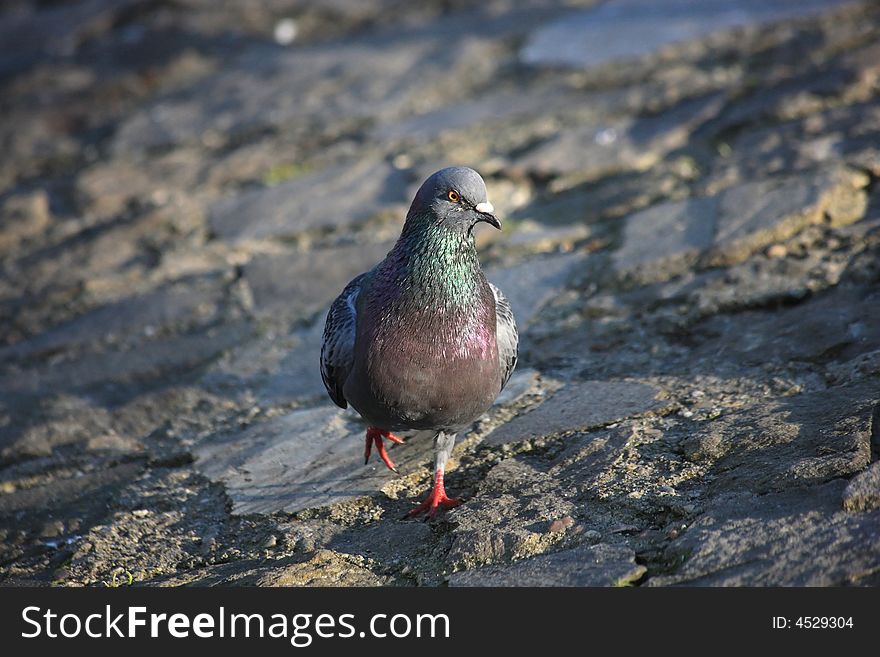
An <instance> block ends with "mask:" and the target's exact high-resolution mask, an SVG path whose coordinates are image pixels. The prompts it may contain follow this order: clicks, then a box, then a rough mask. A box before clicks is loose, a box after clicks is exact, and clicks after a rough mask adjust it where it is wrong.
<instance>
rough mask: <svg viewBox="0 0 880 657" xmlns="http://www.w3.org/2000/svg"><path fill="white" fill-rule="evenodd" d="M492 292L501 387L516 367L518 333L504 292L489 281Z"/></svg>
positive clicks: (505, 383)
mask: <svg viewBox="0 0 880 657" xmlns="http://www.w3.org/2000/svg"><path fill="white" fill-rule="evenodd" d="M489 287H491V288H492V293H493V294H494V295H495V321H496V325H495V326H496V329H495V331H496V338H495V339H496V340H497V342H498V359H499V360H500V361H501V388H502V390H503V389H504V386H506V385H507V381H508V379H510V375H511V374H513V368H515V367H516V349H517V346H518V345H519V333H518V332H517V330H516V320H515V319H514V318H513V311H512V310H511V309H510V302H509V301H508V300H507V297H505V296H504V293H503V292H502V291H501V290H499V289H498V288H497V287H495V286H494V285H492V283H489Z"/></svg>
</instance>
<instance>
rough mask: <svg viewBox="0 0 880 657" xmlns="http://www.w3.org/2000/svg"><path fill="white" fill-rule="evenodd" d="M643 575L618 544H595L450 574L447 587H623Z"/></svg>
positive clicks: (627, 552) (643, 569)
mask: <svg viewBox="0 0 880 657" xmlns="http://www.w3.org/2000/svg"><path fill="white" fill-rule="evenodd" d="M644 573H645V567H644V566H642V565H639V564H636V562H635V553H634V552H633V551H632V550H631V549H629V548H627V547H625V546H622V545H608V544H607V543H599V544H597V545H589V546H582V547H577V548H573V549H571V550H563V551H561V552H555V553H552V554H545V555H540V556H536V557H531V558H529V559H523V560H522V561H517V562H515V563H513V564H510V565H509V566H487V567H485V568H480V569H477V570H470V571H462V572H458V573H454V574H452V575H451V576H450V577H449V585H450V586H627V585H630V584H632V583H633V582H635V581H637V580H638V579H639V578H641V577H642V575H643V574H644Z"/></svg>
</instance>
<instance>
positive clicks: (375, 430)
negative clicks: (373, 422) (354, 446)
mask: <svg viewBox="0 0 880 657" xmlns="http://www.w3.org/2000/svg"><path fill="white" fill-rule="evenodd" d="M383 438H387V439H388V440H390V441H391V442H392V443H397V444H398V445H402V444H403V440H402V439H401V438H400V437H399V436H395V435H394V434H393V433H391V432H390V431H384V430H383V429H380V428H379V427H368V428H367V444H366V447H364V465H366V464H367V463H368V462H369V461H370V452H371V451H372V449H373V445H374V444H375V445H376V452H377V453H378V454H379V458H380V459H382V461H383V462H384V463H385V465H387V466H388V469H389V470H392V471H394V472H397V466H395V465H394V461H392V460H391V458H390V457H389V456H388V452H387V451H385V443H383V442H382V439H383Z"/></svg>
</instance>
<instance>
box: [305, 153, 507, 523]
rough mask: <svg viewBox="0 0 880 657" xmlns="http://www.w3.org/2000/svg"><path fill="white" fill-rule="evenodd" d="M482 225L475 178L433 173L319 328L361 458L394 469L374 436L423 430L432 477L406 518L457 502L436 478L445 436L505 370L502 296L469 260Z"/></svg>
mask: <svg viewBox="0 0 880 657" xmlns="http://www.w3.org/2000/svg"><path fill="white" fill-rule="evenodd" d="M481 222H483V223H487V224H489V225H491V226H494V227H495V228H497V229H500V228H501V222H500V221H499V220H498V217H496V216H495V208H494V207H493V206H492V204H491V203H490V202H489V200H488V198H487V193H486V184H485V183H484V182H483V179H482V178H481V177H480V174H478V173H477V172H476V171H474V170H473V169H469V168H467V167H449V168H446V169H441V170H440V171H437V172H436V173H434V174H433V175H431V176H430V177H429V178H428V179H427V180H425V182H424V183H423V184H422V186H421V187H420V188H419V190H418V192H417V193H416V195H415V198H414V199H413V202H412V205H411V206H410V209H409V212H407V215H406V221H405V223H404V225H403V229H402V231H401V234H400V238H399V239H398V240H397V242H396V243H395V245H394V247H393V248H392V249H391V251H389V252H388V254H387V255H386V256H385V259H384V260H382V261H381V262H380V263H379V264H377V265H376V266H375V267H373V268H372V269H371V270H370V271H368V272H365V273H363V274H361V275H360V276H358V277H356V278H355V279H353V280H352V281H351V282H350V283H349V284H348V285H346V287H345V289H344V290H343V291H342V294H340V295H339V297H337V299H336V300H335V301H334V302H333V304H332V305H331V306H330V310H329V312H328V314H327V320H326V323H325V325H324V335H323V343H322V347H321V378H322V379H323V380H324V385H325V387H326V388H327V392H328V394H329V395H330V398H331V399H332V400H333V401H334V402H335V403H336V404H337V405H338V406H340V407H341V408H347V406H348V405H349V404H351V406H352V408H354V410H356V411H357V412H358V413H359V414H360V415H361V417H363V419H364V420H365V421H366V422H367V425H368V428H367V433H366V446H365V449H364V462H365V464H366V463H367V462H368V461H369V458H370V453H371V451H372V448H373V446H375V448H376V452H377V453H378V455H379V457H380V458H381V459H382V461H384V463H385V465H387V466H388V467H389V468H390V469H391V470H393V471H395V472H397V468H396V467H395V465H394V463H393V462H392V461H391V458H390V457H389V456H388V452H387V451H386V449H385V444H384V442H383V440H390V441H391V442H393V443H398V444H400V443H402V442H403V441H402V440H401V438H400V437H399V436H397V435H396V434H395V433H394V432H402V431H407V430H423V431H430V432H432V433H433V434H434V485H433V488H432V490H431V492H430V493H429V495H428V497H427V498H426V499H425V500H424V502H422V503H421V504H420V505H419V506H417V507H416V508H414V509H413V510H412V511H410V513H409V514H408V515H409V516H415V515H418V514H421V513H426V514H427V517H428V518H431V517H434V516H435V515H436V514H437V512H438V510H439V509H441V508H444V509H445V508H451V507H454V506H456V505H458V504H460V503H461V500H460V499H455V498H450V497H448V496H447V495H446V490H445V488H444V485H443V474H444V472H445V469H446V462H447V460H448V459H449V455H450V453H451V451H452V448H453V446H454V445H455V437H456V434H457V433H458V432H459V431H461V430H462V429H463V428H465V427H467V426H468V425H470V424H471V423H472V422H473V421H474V420H476V419H477V418H478V417H480V416H481V415H482V414H483V413H485V412H486V411H487V410H488V409H489V407H490V406H491V405H492V403H493V402H494V401H495V399H496V397H497V396H498V394H499V393H500V392H501V390H502V389H503V388H504V386H505V385H506V384H507V381H508V380H509V379H510V375H511V374H512V372H513V369H514V367H516V360H517V345H518V343H519V337H518V334H517V328H516V321H515V320H514V317H513V312H512V311H511V308H510V303H509V302H508V300H507V298H506V297H505V296H504V295H503V294H502V293H501V290H499V289H498V288H497V287H495V286H494V285H492V284H491V283H489V282H488V281H487V280H486V276H485V275H484V274H483V270H482V268H481V267H480V261H479V259H478V257H477V250H476V246H475V244H474V236H473V229H474V226H476V225H477V224H478V223H481Z"/></svg>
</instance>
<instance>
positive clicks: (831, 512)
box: [0, 0, 880, 586]
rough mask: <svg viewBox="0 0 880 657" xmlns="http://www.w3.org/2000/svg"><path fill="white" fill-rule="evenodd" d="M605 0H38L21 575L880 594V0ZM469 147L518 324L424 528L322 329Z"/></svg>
mask: <svg viewBox="0 0 880 657" xmlns="http://www.w3.org/2000/svg"><path fill="white" fill-rule="evenodd" d="M590 4H591V3H590V2H583V3H579V5H577V6H574V5H573V4H571V3H569V4H564V3H560V2H555V1H552V0H531V1H529V2H509V1H507V0H490V1H489V2H481V3H473V4H472V3H467V2H463V1H461V0H451V1H450V0H444V1H442V2H441V1H439V0H436V1H429V2H424V3H410V2H404V1H402V0H370V1H355V0H331V1H328V2H321V3H318V2H305V1H303V0H271V1H268V2H264V3H251V2H248V3H245V2H241V3H237V2H231V1H227V2H216V1H214V0H210V1H209V0H184V1H181V2H167V1H164V0H79V1H77V2H54V1H49V0H39V1H38V0H19V1H15V0H14V1H13V2H7V3H4V4H3V8H2V10H0V48H2V51H0V116H2V120H0V143H2V152H3V157H2V158H0V222H2V224H0V228H2V229H0V583H3V584H13V585H71V586H75V585H107V586H119V585H128V584H147V585H161V586H166V585H181V584H201V585H206V584H212V585H213V584H258V585H288V584H290V585H304V584H305V585H308V584H311V585H331V584H342V585H378V584H382V585H446V584H448V585H453V586H468V585H513V584H538V585H548V584H568V585H614V586H631V585H648V586H653V585H672V584H689V585H697V584H698V585H878V584H880V461H878V456H880V405H878V400H880V186H878V184H877V182H878V178H880V6H878V4H877V3H874V2H835V1H833V0H824V1H820V0H810V1H805V2H801V3H798V6H797V10H796V11H793V10H792V3H785V2H782V1H781V0H764V1H762V2H755V1H753V0H747V1H746V2H741V3H734V2H733V1H732V0H715V1H713V2H705V1H701V0H669V3H668V5H667V6H666V7H665V9H664V10H663V11H658V10H657V9H656V5H655V6H654V8H652V7H651V2H648V1H647V0H612V1H611V2H610V3H608V4H605V5H602V6H600V7H598V8H596V7H591V6H590ZM734 4H736V5H737V6H738V7H739V9H740V11H737V12H731V11H730V8H731V6H732V5H734ZM682 39H684V40H683V41H682ZM453 163H456V164H467V165H470V166H473V167H474V168H476V169H478V170H479V171H480V172H481V173H482V174H483V175H484V177H485V178H486V180H487V183H488V186H489V192H490V198H491V199H492V201H493V203H494V204H495V206H496V208H498V210H499V214H500V216H501V217H502V218H503V219H504V221H505V230H504V232H503V233H500V234H491V233H492V231H491V229H485V230H482V231H481V232H480V234H479V242H480V246H481V252H482V259H483V261H484V262H485V264H486V267H487V270H488V272H489V277H490V279H491V280H493V281H494V282H496V283H497V284H499V286H500V287H502V288H503V289H504V290H505V291H506V293H507V295H508V296H509V297H510V298H511V300H512V302H513V305H514V310H515V312H516V314H517V317H518V320H519V324H520V327H521V333H522V334H523V345H522V352H521V358H520V366H519V369H518V371H517V373H516V374H515V376H514V378H513V379H512V380H511V382H510V384H509V386H508V388H507V390H505V392H504V394H503V395H502V397H501V399H499V401H498V403H497V404H496V406H495V407H494V408H493V409H492V410H491V412H490V413H489V414H488V415H487V416H486V417H485V418H483V419H481V420H479V421H478V422H477V423H475V425H474V426H473V427H471V429H470V430H469V431H468V432H466V433H465V434H463V435H460V436H459V442H458V445H457V447H456V450H455V452H454V454H453V459H452V461H451V462H450V470H449V473H448V476H447V486H448V489H449V490H450V492H452V493H455V494H460V495H461V496H463V498H464V499H465V503H464V504H463V505H462V506H460V507H458V508H456V509H454V510H452V511H450V512H448V513H445V514H444V515H443V516H442V517H440V518H438V519H436V520H434V521H432V522H427V523H426V522H419V521H412V520H402V519H401V517H402V516H403V515H404V514H405V512H406V511H407V510H409V509H410V508H411V507H412V506H413V504H415V503H416V502H417V501H418V500H419V498H420V497H421V496H422V495H423V494H424V493H425V492H426V491H427V489H428V486H429V483H430V467H429V460H430V450H431V448H430V440H428V439H426V438H425V437H424V436H414V437H412V438H411V439H410V440H409V442H408V443H407V444H405V445H403V446H400V447H395V448H394V449H393V451H392V457H393V458H394V459H395V461H397V462H398V464H399V465H400V466H401V475H399V476H395V475H394V474H393V473H390V472H388V471H386V470H385V469H384V467H383V466H380V465H377V463H376V462H371V463H370V464H369V465H368V466H367V467H364V465H363V462H362V454H363V451H362V450H363V440H362V436H363V432H364V426H363V425H362V424H361V423H360V422H359V421H358V419H357V417H356V416H355V415H354V414H352V413H351V412H342V411H340V410H339V409H337V408H336V407H334V406H333V405H332V404H331V403H330V401H329V399H328V398H327V397H326V395H325V394H324V391H323V388H322V385H321V382H320V377H319V373H318V368H317V357H318V349H319V342H320V331H321V326H322V322H323V316H324V313H325V312H326V308H327V307H328V304H329V302H330V301H331V300H332V299H333V297H334V296H335V295H336V294H337V293H338V291H339V290H340V289H341V288H342V286H343V285H344V284H345V283H346V282H347V281H348V280H349V279H350V278H351V277H352V276H353V275H355V274H357V273H359V272H361V271H363V270H364V269H366V268H368V267H369V266H371V265H372V264H373V263H374V262H375V261H376V260H377V259H379V258H380V257H381V256H382V255H383V254H384V253H385V251H386V250H387V249H388V247H389V244H390V243H391V242H392V241H393V240H394V239H395V237H396V235H397V233H398V231H399V229H400V226H401V220H402V216H403V214H404V212H405V209H406V205H407V203H408V201H409V199H410V198H411V196H412V194H413V192H414V190H415V189H416V188H417V186H418V185H419V183H420V182H421V180H422V179H424V177H425V176H426V175H427V174H429V173H431V172H432V171H433V170H435V169H437V168H439V167H441V166H444V165H448V164H453Z"/></svg>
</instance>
